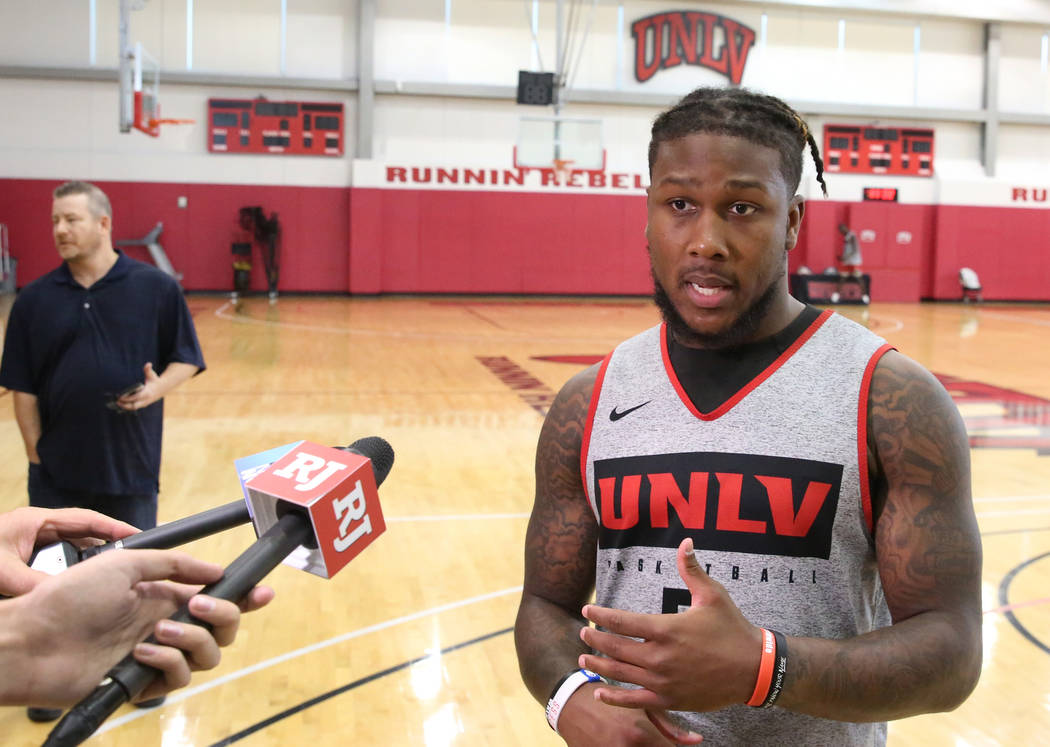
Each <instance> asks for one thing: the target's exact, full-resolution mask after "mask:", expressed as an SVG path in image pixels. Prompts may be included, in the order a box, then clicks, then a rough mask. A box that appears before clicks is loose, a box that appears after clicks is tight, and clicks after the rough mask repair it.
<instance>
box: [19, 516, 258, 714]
mask: <svg viewBox="0 0 1050 747" xmlns="http://www.w3.org/2000/svg"><path fill="white" fill-rule="evenodd" d="M42 510H46V509H42ZM6 518H7V516H0V526H3V525H4V524H5V523H6V522H4V521H3V520H4V519H6ZM221 575H222V568H221V567H220V566H218V565H215V564H214V563H206V562H204V561H201V560H196V559H194V558H192V557H190V556H189V555H186V554H185V553H182V552H178V551H174V550H136V551H134V552H126V553H109V554H107V555H106V556H105V557H100V558H97V559H95V560H93V561H92V562H90V563H83V564H80V565H75V566H73V567H72V568H70V569H69V570H68V571H65V572H63V573H61V574H59V575H56V576H54V577H51V576H44V580H43V581H42V582H41V583H39V584H37V585H36V586H35V587H34V588H33V589H32V590H31V591H30V592H28V593H26V594H25V595H23V596H19V597H16V598H14V599H10V600H7V601H4V602H3V603H0V629H3V630H4V632H5V636H7V638H5V641H4V645H0V662H2V666H0V669H2V670H3V671H4V672H7V673H8V675H7V676H5V677H3V678H2V679H0V704H4V705H34V706H68V705H71V704H73V703H75V702H76V701H77V700H78V699H80V698H82V697H83V696H84V695H86V694H88V693H89V692H91V691H92V689H93V688H94V687H95V686H96V685H98V682H99V680H100V679H101V678H102V676H103V675H104V674H105V672H107V671H108V670H109V669H110V668H111V667H112V666H113V665H114V664H115V663H116V662H117V661H119V660H120V659H121V657H122V656H123V655H124V653H125V652H127V651H129V650H132V648H133V647H135V648H134V654H135V656H136V658H137V659H138V660H140V661H143V662H144V663H146V664H149V665H151V666H152V667H155V668H157V669H159V670H161V672H162V674H163V676H162V677H159V678H157V679H156V681H155V682H154V683H153V684H152V685H151V687H150V688H149V689H147V690H146V691H144V692H143V693H142V697H144V698H150V697H155V696H157V695H161V694H163V693H165V692H168V691H170V690H174V689H176V688H179V687H184V686H185V685H186V684H187V683H188V682H189V677H190V671H191V670H199V669H211V668H213V667H215V666H216V665H217V664H218V663H219V658H220V654H219V648H220V647H221V646H226V645H229V644H230V643H231V642H232V641H233V639H234V637H235V636H236V633H237V628H238V625H239V622H240V613H241V609H238V606H237V605H236V604H234V603H232V602H228V601H223V600H214V599H209V598H205V597H202V596H200V595H198V594H197V592H198V589H199V588H200V584H205V583H208V582H211V581H214V580H216V579H217V578H219V577H221ZM163 579H171V580H173V581H175V582H178V583H168V582H165V581H163ZM190 584H193V585H190ZM272 598H273V591H272V590H271V589H268V588H266V587H259V588H256V589H253V590H252V591H251V593H250V594H249V595H248V598H247V599H246V601H245V604H244V605H242V609H243V610H244V611H249V610H252V609H258V608H259V607H262V606H264V605H265V604H266V603H268V602H269V601H270V599H272ZM187 602H188V603H189V608H190V610H191V611H193V613H194V615H195V616H196V617H198V618H200V619H202V620H204V621H206V622H208V623H209V624H210V625H211V626H212V632H211V633H209V632H208V630H207V629H205V628H202V627H199V626H196V625H190V624H177V623H169V622H168V621H166V620H164V618H165V617H167V616H168V615H170V614H171V613H172V612H173V611H174V610H175V609H177V608H178V607H179V606H180V605H183V604H186V603H187ZM150 632H153V633H154V635H155V636H156V642H157V644H159V645H154V646H152V647H146V648H144V647H142V646H141V645H140V646H136V644H137V643H138V642H139V641H141V640H143V638H145V637H146V636H147V635H148V634H149V633H150ZM8 641H10V643H11V645H6V644H7V642H8Z"/></svg>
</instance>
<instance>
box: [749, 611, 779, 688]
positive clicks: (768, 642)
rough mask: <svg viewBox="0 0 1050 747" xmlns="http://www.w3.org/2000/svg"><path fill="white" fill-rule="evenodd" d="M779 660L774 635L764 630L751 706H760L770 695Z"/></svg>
mask: <svg viewBox="0 0 1050 747" xmlns="http://www.w3.org/2000/svg"><path fill="white" fill-rule="evenodd" d="M776 658H777V642H776V638H774V637H773V634H772V633H770V632H769V631H768V630H766V629H765V628H762V661H761V662H760V663H759V665H758V679H757V680H755V691H754V692H753V693H751V698H750V700H748V701H747V704H748V705H749V706H760V705H762V704H763V703H764V702H765V700H766V695H768V694H769V686H770V684H771V683H772V682H773V662H774V661H775V660H776Z"/></svg>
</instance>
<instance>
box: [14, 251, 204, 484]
mask: <svg viewBox="0 0 1050 747" xmlns="http://www.w3.org/2000/svg"><path fill="white" fill-rule="evenodd" d="M147 361H149V362H152V363H153V370H154V371H156V372H157V374H158V375H159V374H161V373H163V372H164V369H165V368H166V367H167V365H168V364H169V363H172V362H175V361H178V362H182V363H190V364H193V365H196V366H199V367H200V369H201V370H204V357H203V355H202V354H201V349H200V344H199V343H198V341H197V333H196V331H195V330H194V328H193V318H192V317H191V316H190V312H189V308H187V306H186V301H185V299H184V298H183V295H182V290H181V289H180V288H179V286H178V284H177V283H176V282H175V280H174V279H173V278H171V277H170V276H168V275H166V274H165V273H163V272H161V271H160V270H158V269H157V268H156V267H153V266H152V265H147V264H145V263H144V262H139V261H137V260H134V259H131V258H129V257H127V256H125V255H124V254H119V256H118V257H117V261H116V263H115V264H114V265H113V267H112V268H110V270H109V272H107V273H106V275H105V276H103V277H102V278H101V279H99V280H98V281H97V282H96V283H95V284H94V285H92V286H91V287H90V288H84V287H83V286H82V285H80V284H79V283H77V282H76V280H74V279H73V275H72V274H71V273H70V271H69V268H68V267H67V266H66V264H65V263H63V264H62V265H61V266H60V267H58V268H57V269H55V270H52V271H51V272H49V273H48V274H46V275H44V276H43V277H41V278H38V279H37V280H35V281H33V282H32V283H30V284H29V285H27V286H26V287H25V288H23V289H22V291H21V292H20V293H19V294H18V297H17V298H16V299H15V303H14V305H13V306H12V307H11V315H10V317H9V319H8V323H7V334H6V338H5V340H4V353H3V360H2V361H0V385H2V386H5V387H7V388H8V389H13V390H15V391H20V392H27V393H29V394H34V395H36V397H37V402H38V405H39V409H40V418H41V425H42V431H43V433H42V435H41V437H40V441H39V443H38V444H37V452H38V453H39V455H40V461H41V464H42V465H43V467H44V469H45V470H46V472H47V474H48V476H49V477H50V479H51V480H52V481H53V482H54V484H55V485H56V486H57V487H60V488H64V489H66V490H80V491H88V492H95V493H110V494H118V495H124V494H135V493H150V492H155V491H156V490H157V482H158V476H159V474H160V447H161V436H162V428H163V420H164V401H163V400H160V401H158V402H154V403H153V404H152V405H150V406H149V407H146V408H144V409H142V410H137V411H134V412H125V411H121V410H114V409H111V408H109V407H107V406H106V403H107V402H109V401H112V400H113V398H114V397H115V396H116V395H118V394H119V393H121V392H123V391H124V390H126V389H128V388H129V387H132V386H134V385H135V384H138V383H141V382H142V381H143V379H144V374H143V371H142V368H143V366H144V365H145V364H146V362H147Z"/></svg>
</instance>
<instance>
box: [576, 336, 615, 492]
mask: <svg viewBox="0 0 1050 747" xmlns="http://www.w3.org/2000/svg"><path fill="white" fill-rule="evenodd" d="M614 352H615V351H614ZM612 355H613V354H612V353H609V354H608V355H607V356H605V360H603V361H602V365H601V368H599V369H598V376H597V378H595V380H594V390H593V391H592V392H591V404H590V407H588V408H587V420H586V421H585V422H584V424H583V442H582V443H581V444H580V482H582V483H583V494H584V495H587V450H588V449H590V448H591V426H592V425H594V414H595V413H596V412H598V396H599V395H600V394H601V392H602V382H603V381H605V371H606V370H607V369H608V368H609V361H611V360H612ZM589 502H590V499H589V498H588V503H589Z"/></svg>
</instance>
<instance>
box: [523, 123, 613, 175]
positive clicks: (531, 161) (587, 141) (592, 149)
mask: <svg viewBox="0 0 1050 747" xmlns="http://www.w3.org/2000/svg"><path fill="white" fill-rule="evenodd" d="M514 165H515V166H517V167H529V168H546V169H550V168H554V169H555V170H558V171H562V170H564V169H565V168H566V167H567V166H568V167H571V170H574V171H604V170H605V142H604V140H603V137H602V120H600V119H582V118H578V117H558V116H555V117H540V116H531V115H530V116H523V117H522V118H521V120H520V123H519V127H518V141H517V145H516V146H515V147H514Z"/></svg>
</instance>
